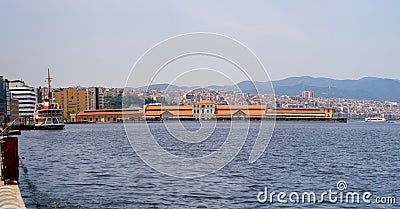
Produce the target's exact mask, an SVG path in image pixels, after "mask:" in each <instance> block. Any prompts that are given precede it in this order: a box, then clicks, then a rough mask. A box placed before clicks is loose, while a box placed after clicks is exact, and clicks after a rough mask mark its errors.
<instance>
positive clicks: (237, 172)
mask: <svg viewBox="0 0 400 209" xmlns="http://www.w3.org/2000/svg"><path fill="white" fill-rule="evenodd" d="M172 123H173V122H172ZM244 124H245V123H244ZM131 125H138V126H141V125H143V124H131ZM150 125H151V129H152V130H154V131H155V132H157V133H158V134H159V136H160V138H161V141H160V142H159V143H160V145H162V146H164V147H165V148H166V149H167V150H169V151H170V152H171V153H174V154H178V153H179V152H181V151H183V150H185V153H183V155H187V154H189V155H190V153H191V152H189V151H195V147H193V146H189V147H188V145H187V144H186V145H185V144H184V145H176V146H175V145H173V146H171V144H170V142H169V141H170V136H169V135H168V134H166V133H165V128H164V126H163V124H162V123H153V124H150ZM177 125H178V123H177ZM227 125H229V123H226V124H224V123H222V124H220V125H219V126H220V127H219V128H221V130H223V129H224V127H225V126H227ZM197 126H198V124H197V123H194V122H187V123H186V124H185V127H186V128H188V129H196V127H197ZM254 127H256V126H254ZM250 131H252V130H250ZM221 132H222V131H221ZM164 134H165V135H164ZM223 135H224V134H221V135H218V134H217V135H215V137H216V138H215V137H214V139H213V140H212V142H210V143H209V144H208V145H207V146H210V148H213V149H215V148H218V146H219V145H220V144H221V143H222V142H223V141H222V142H221V140H224V139H225V138H224V136H223ZM218 136H220V137H221V140H218ZM253 143H254V140H252V139H249V140H247V141H246V144H245V146H244V147H243V149H242V150H241V151H240V153H239V155H238V156H237V157H236V158H235V159H234V160H233V161H232V162H231V163H229V164H228V165H227V166H226V167H224V168H223V169H221V170H219V171H217V172H215V173H213V174H210V175H207V176H205V177H200V178H195V179H179V178H175V177H171V176H167V175H164V174H161V173H159V172H157V171H155V170H153V169H152V168H150V167H149V166H147V165H146V164H145V163H144V162H143V161H142V160H141V159H140V158H139V157H138V156H137V155H136V153H135V152H134V151H133V149H132V147H131V145H130V144H129V142H128V139H127V137H126V136H125V130H124V126H123V124H76V125H72V124H71V125H66V127H65V130H63V131H39V130H35V131H25V132H23V133H22V135H21V136H19V153H20V158H21V167H20V188H21V193H22V196H23V198H24V201H25V204H26V206H27V207H28V208H258V207H264V208H267V207H268V208H270V207H272V208H274V207H276V208H278V207H286V208H343V207H346V208H365V207H366V206H367V205H366V204H364V203H363V204H346V203H340V202H337V203H335V204H333V203H330V202H329V201H328V200H325V201H324V202H322V203H318V204H313V203H300V204H295V203H288V204H285V203H278V202H277V199H276V197H274V198H275V199H274V201H273V202H272V203H270V202H266V203H264V204H261V203H259V202H258V200H257V195H258V193H259V192H262V191H265V187H267V188H268V191H269V192H276V193H278V192H285V193H286V194H287V195H289V193H291V192H297V193H299V194H302V193H303V192H314V193H315V194H317V195H320V194H321V193H323V192H328V191H329V190H332V191H336V192H338V191H339V190H338V189H337V185H336V184H337V182H338V181H345V182H346V183H347V189H345V190H343V191H344V192H359V193H360V194H362V193H364V192H370V193H372V197H371V198H370V200H371V201H372V202H374V201H375V198H376V197H397V198H396V204H391V205H387V204H386V205H383V204H370V205H368V206H369V208H395V207H399V206H400V124H391V123H364V122H354V121H350V122H349V123H347V124H335V123H291V122H278V123H277V124H276V127H275V131H274V134H273V137H272V139H271V142H270V144H269V146H268V148H267V150H266V151H265V153H264V155H263V156H262V157H261V158H260V159H258V161H256V162H255V163H253V164H249V163H248V158H249V154H250V151H251V148H252V146H253ZM185 146H186V148H187V149H186V148H185ZM191 148H192V149H191ZM188 150H189V151H188ZM202 150H203V151H204V150H207V149H202ZM211 150H212V149H211ZM197 154H198V153H197ZM205 154H206V153H205ZM286 200H288V198H287V197H286Z"/></svg>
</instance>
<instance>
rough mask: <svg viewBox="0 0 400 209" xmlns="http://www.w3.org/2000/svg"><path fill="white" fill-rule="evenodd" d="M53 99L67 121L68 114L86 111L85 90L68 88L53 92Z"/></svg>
mask: <svg viewBox="0 0 400 209" xmlns="http://www.w3.org/2000/svg"><path fill="white" fill-rule="evenodd" d="M53 98H54V99H55V102H57V103H58V104H59V105H60V106H61V107H62V108H63V115H64V118H68V119H69V115H70V114H76V113H78V112H79V111H84V110H86V103H87V98H88V97H87V91H86V90H85V89H81V88H77V87H70V88H64V89H60V90H58V91H54V92H53Z"/></svg>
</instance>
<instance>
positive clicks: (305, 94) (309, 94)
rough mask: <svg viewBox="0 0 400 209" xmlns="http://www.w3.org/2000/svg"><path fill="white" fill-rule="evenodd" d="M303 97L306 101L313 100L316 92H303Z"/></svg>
mask: <svg viewBox="0 0 400 209" xmlns="http://www.w3.org/2000/svg"><path fill="white" fill-rule="evenodd" d="M301 97H302V98H306V99H312V98H314V92H313V91H303V92H301Z"/></svg>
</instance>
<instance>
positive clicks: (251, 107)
mask: <svg viewBox="0 0 400 209" xmlns="http://www.w3.org/2000/svg"><path fill="white" fill-rule="evenodd" d="M215 109H219V110H260V109H263V110H266V109H267V106H266V105H217V106H216V107H215Z"/></svg>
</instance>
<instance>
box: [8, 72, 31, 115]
mask: <svg viewBox="0 0 400 209" xmlns="http://www.w3.org/2000/svg"><path fill="white" fill-rule="evenodd" d="M9 88H10V92H11V97H12V98H13V99H17V100H18V104H19V116H26V117H33V113H34V111H35V104H36V102H37V101H36V99H37V98H36V89H35V88H33V87H31V86H28V85H26V84H25V82H24V81H22V80H14V81H10V84H9Z"/></svg>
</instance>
